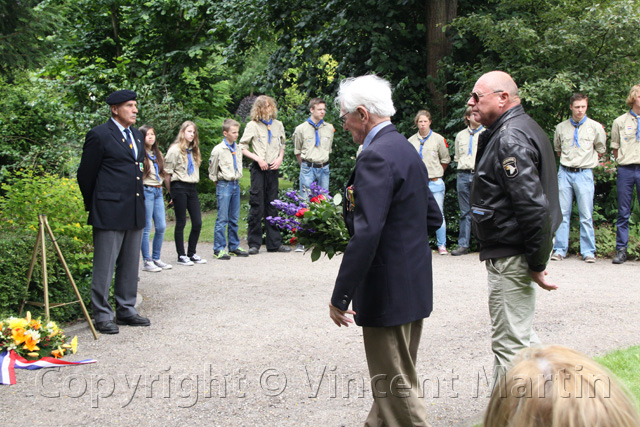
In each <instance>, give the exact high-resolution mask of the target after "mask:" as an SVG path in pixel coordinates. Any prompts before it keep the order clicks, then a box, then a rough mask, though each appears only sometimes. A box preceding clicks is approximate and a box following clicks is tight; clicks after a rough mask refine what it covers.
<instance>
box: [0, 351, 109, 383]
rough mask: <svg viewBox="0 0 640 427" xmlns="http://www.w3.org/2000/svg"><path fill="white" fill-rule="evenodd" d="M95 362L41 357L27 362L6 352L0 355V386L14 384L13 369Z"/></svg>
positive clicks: (92, 361)
mask: <svg viewBox="0 0 640 427" xmlns="http://www.w3.org/2000/svg"><path fill="white" fill-rule="evenodd" d="M96 362H97V360H93V359H86V360H81V361H79V362H68V361H66V360H62V359H56V358H54V357H43V358H42V359H38V360H27V359H25V358H24V357H22V356H20V355H18V354H16V352H15V351H13V350H11V351H9V352H7V351H6V350H5V351H3V352H2V353H0V384H9V385H11V384H15V383H16V374H15V369H16V368H17V369H29V370H35V369H41V368H55V367H59V366H70V365H86V364H89V363H96Z"/></svg>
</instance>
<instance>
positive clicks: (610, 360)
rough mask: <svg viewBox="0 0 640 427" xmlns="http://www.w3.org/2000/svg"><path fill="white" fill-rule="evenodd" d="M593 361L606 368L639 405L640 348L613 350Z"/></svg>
mask: <svg viewBox="0 0 640 427" xmlns="http://www.w3.org/2000/svg"><path fill="white" fill-rule="evenodd" d="M594 360H595V361H596V362H598V363H600V364H601V365H603V366H606V367H607V368H608V369H609V370H610V371H611V372H613V373H614V374H615V375H616V376H617V377H618V378H619V379H620V381H622V383H623V384H624V385H625V386H626V387H627V388H628V389H629V391H630V392H631V394H632V395H633V396H634V397H635V398H636V403H637V404H638V405H640V346H633V347H629V348H626V349H621V350H615V351H612V352H611V353H607V354H605V355H604V356H600V357H594Z"/></svg>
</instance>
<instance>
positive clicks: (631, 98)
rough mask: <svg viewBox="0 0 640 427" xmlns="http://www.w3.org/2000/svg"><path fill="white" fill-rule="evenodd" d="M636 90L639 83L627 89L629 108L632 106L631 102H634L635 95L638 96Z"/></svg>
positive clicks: (639, 87)
mask: <svg viewBox="0 0 640 427" xmlns="http://www.w3.org/2000/svg"><path fill="white" fill-rule="evenodd" d="M638 92H640V84H637V85H635V86H633V87H632V88H631V90H630V91H629V96H627V105H628V106H629V108H633V104H634V103H635V102H636V96H638Z"/></svg>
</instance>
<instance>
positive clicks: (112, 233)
mask: <svg viewBox="0 0 640 427" xmlns="http://www.w3.org/2000/svg"><path fill="white" fill-rule="evenodd" d="M136 98H137V95H136V93H135V92H133V91H130V90H119V91H117V92H113V93H112V94H111V95H109V96H108V97H107V104H109V105H110V107H111V119H110V120H108V121H107V123H104V124H102V125H100V126H96V127H94V128H93V129H91V130H90V131H89V133H87V136H86V138H85V143H84V147H83V150H82V160H81V161H80V167H79V168H78V184H79V186H80V191H81V192H82V197H83V198H84V206H85V209H86V210H87V211H88V212H89V220H88V223H89V225H92V226H93V246H94V253H93V276H92V278H91V305H92V307H93V318H94V320H95V322H96V329H97V330H98V331H100V332H102V333H103V334H117V333H118V332H119V329H118V326H117V325H129V326H149V325H150V324H151V323H150V322H149V319H146V318H144V317H142V316H140V315H139V314H138V312H137V311H136V309H135V302H136V295H137V291H138V264H139V262H140V243H141V241H142V230H143V228H144V225H145V214H144V191H143V187H142V172H143V169H144V161H143V160H144V138H143V137H142V134H141V133H140V132H139V131H138V129H136V128H134V127H133V126H132V125H133V124H134V123H135V122H136V115H137V114H138V108H137V102H136ZM114 268H115V281H114V295H115V301H116V311H115V318H114V312H113V308H112V307H111V305H110V304H109V301H108V298H109V289H110V287H111V280H112V279H113V275H114Z"/></svg>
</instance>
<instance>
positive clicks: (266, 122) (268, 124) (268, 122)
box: [260, 119, 273, 144]
mask: <svg viewBox="0 0 640 427" xmlns="http://www.w3.org/2000/svg"><path fill="white" fill-rule="evenodd" d="M260 121H261V122H262V123H264V124H265V125H267V131H268V132H269V144H271V123H273V119H269V121H266V120H262V119H260Z"/></svg>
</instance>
